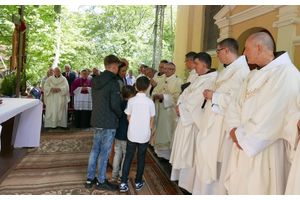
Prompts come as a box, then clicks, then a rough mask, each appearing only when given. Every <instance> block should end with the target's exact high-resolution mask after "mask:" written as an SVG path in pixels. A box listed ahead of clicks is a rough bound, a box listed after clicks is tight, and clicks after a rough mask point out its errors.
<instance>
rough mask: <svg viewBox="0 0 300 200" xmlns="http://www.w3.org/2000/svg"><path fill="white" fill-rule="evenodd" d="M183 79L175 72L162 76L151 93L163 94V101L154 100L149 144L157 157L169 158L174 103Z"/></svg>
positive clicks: (173, 126) (174, 111)
mask: <svg viewBox="0 0 300 200" xmlns="http://www.w3.org/2000/svg"><path fill="white" fill-rule="evenodd" d="M182 84H183V81H182V80H181V79H180V78H178V77H177V76H176V75H175V74H173V75H172V76H170V77H166V76H164V77H163V79H162V80H159V81H158V84H157V86H156V87H155V88H154V90H153V94H152V95H154V94H163V96H164V99H163V101H160V100H156V101H155V111H156V112H155V113H157V114H156V115H155V117H154V120H153V129H152V138H151V145H152V146H154V149H155V152H156V153H157V155H158V157H162V158H165V159H167V160H169V159H170V154H171V141H172V139H173V133H174V131H175V128H176V122H175V118H176V116H177V114H176V110H175V108H176V103H177V99H178V97H179V94H180V92H181V85H182Z"/></svg>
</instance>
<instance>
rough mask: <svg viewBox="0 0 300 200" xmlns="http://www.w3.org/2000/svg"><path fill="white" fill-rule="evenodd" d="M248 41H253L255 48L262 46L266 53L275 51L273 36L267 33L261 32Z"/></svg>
mask: <svg viewBox="0 0 300 200" xmlns="http://www.w3.org/2000/svg"><path fill="white" fill-rule="evenodd" d="M247 40H251V43H252V44H253V45H254V46H257V45H261V46H262V47H263V48H264V49H265V50H266V51H272V52H273V49H274V46H275V44H274V42H273V39H272V38H271V36H270V35H269V34H268V33H265V32H259V33H254V34H252V35H251V36H250V37H249V38H248V39H247Z"/></svg>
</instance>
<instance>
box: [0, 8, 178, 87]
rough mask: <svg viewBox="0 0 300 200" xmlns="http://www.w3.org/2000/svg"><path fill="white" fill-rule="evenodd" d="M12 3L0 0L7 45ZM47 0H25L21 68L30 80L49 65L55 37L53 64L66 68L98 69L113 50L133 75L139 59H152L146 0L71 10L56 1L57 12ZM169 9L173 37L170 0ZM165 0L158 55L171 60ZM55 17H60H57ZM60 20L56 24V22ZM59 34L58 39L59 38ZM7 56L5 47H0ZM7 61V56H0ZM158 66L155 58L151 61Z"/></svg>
mask: <svg viewBox="0 0 300 200" xmlns="http://www.w3.org/2000/svg"><path fill="white" fill-rule="evenodd" d="M19 7H20V6H18V5H0V45H2V46H7V47H8V48H9V50H10V51H11V47H12V35H13V31H14V24H13V23H12V22H11V16H12V14H15V15H16V16H19V14H18V8H19ZM53 8H54V6H53V5H40V6H39V7H38V8H36V7H35V6H33V5H26V6H25V12H26V15H25V16H24V19H25V22H26V23H27V24H29V25H30V30H29V33H27V35H26V37H27V43H26V44H27V45H26V54H27V63H26V73H27V74H28V75H30V79H29V81H30V82H31V83H35V82H38V81H40V80H41V78H42V77H43V76H45V75H46V71H47V69H48V68H49V67H50V66H52V64H53V62H54V59H55V54H56V48H57V43H58V42H60V49H59V55H60V56H59V62H58V66H59V67H61V68H63V66H64V65H65V64H70V65H71V67H72V70H77V71H79V70H81V69H83V68H85V67H89V68H91V69H92V68H93V67H96V66H98V67H99V68H100V69H101V71H102V70H104V65H103V59H104V57H105V56H106V55H109V54H114V55H116V56H118V57H119V58H123V57H124V58H126V59H127V60H128V61H129V69H132V70H133V71H134V74H135V75H137V71H138V67H139V65H140V64H141V63H145V64H147V65H148V66H151V65H152V52H153V35H154V34H153V27H154V20H155V6H152V5H122V6H115V5H113V6H110V5H94V6H80V7H79V9H78V11H76V12H72V11H70V10H69V9H68V6H62V7H61V14H58V13H56V12H54V9H53ZM172 8H173V11H172V14H173V16H172V17H173V37H175V25H176V24H175V21H176V6H172ZM170 18H171V17H170V6H167V7H166V8H165V20H164V37H163V47H162V56H161V58H162V59H167V60H169V61H172V60H173V52H174V49H173V47H172V40H174V38H172V36H171V35H172V33H171V21H170V20H171V19H170ZM59 19H60V20H59ZM59 23H60V28H59ZM59 36H61V39H60V41H59ZM1 53H5V54H7V55H8V56H10V55H11V52H3V51H2V52H1ZM6 65H7V66H9V61H6ZM155 66H156V67H157V66H158V63H155Z"/></svg>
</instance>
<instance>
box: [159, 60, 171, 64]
mask: <svg viewBox="0 0 300 200" xmlns="http://www.w3.org/2000/svg"><path fill="white" fill-rule="evenodd" d="M160 62H161V63H165V64H166V63H168V62H169V61H167V60H162V61H160Z"/></svg>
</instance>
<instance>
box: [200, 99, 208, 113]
mask: <svg viewBox="0 0 300 200" xmlns="http://www.w3.org/2000/svg"><path fill="white" fill-rule="evenodd" d="M206 102H207V100H206V99H204V101H203V104H202V106H201V113H204V110H205V104H206Z"/></svg>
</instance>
